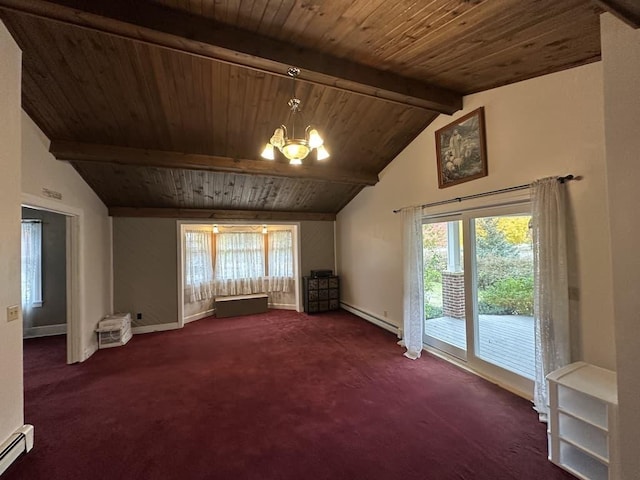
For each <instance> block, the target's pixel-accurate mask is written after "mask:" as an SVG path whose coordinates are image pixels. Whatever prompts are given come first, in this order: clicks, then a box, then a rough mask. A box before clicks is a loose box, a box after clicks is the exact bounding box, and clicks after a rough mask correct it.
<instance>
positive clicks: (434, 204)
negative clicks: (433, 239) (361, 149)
mask: <svg viewBox="0 0 640 480" xmlns="http://www.w3.org/2000/svg"><path fill="white" fill-rule="evenodd" d="M575 179H576V177H574V176H573V175H565V176H564V177H558V181H559V182H560V183H564V182H568V181H569V180H575ZM530 186H531V184H530V183H527V184H524V185H517V186H515V187H507V188H501V189H499V190H491V191H490V192H482V193H474V194H473V195H466V196H464V197H456V198H450V199H449V200H441V201H439V202H432V203H423V204H422V205H420V207H421V208H428V207H437V206H440V205H446V204H448V203H456V202H462V201H463V200H471V199H474V198H482V197H488V196H490V195H497V194H499V193H508V192H517V191H518V190H524V189H526V188H529V187H530ZM405 208H410V207H402V208H398V209H397V210H394V211H393V213H398V212H401V211H402V210H404V209H405Z"/></svg>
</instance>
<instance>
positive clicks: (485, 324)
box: [425, 315, 535, 379]
mask: <svg viewBox="0 0 640 480" xmlns="http://www.w3.org/2000/svg"><path fill="white" fill-rule="evenodd" d="M425 332H426V333H427V334H429V335H430V336H432V337H435V338H437V339H438V340H441V341H443V342H446V343H449V344H451V345H454V346H456V347H458V348H461V349H463V350H466V343H467V342H466V337H465V322H464V320H461V319H458V318H451V317H440V318H432V319H429V320H426V322H425ZM478 337H479V338H478V339H477V340H478V342H477V343H478V346H479V348H478V349H477V351H476V356H478V357H480V358H482V359H483V360H485V361H487V362H491V363H493V364H495V365H498V366H500V367H502V368H505V369H507V370H510V371H512V372H515V373H517V374H518V375H522V376H523V377H527V378H530V379H533V378H534V374H535V360H534V359H535V340H534V324H533V318H532V317H525V316H521V315H480V316H479V322H478Z"/></svg>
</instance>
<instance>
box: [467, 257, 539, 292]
mask: <svg viewBox="0 0 640 480" xmlns="http://www.w3.org/2000/svg"><path fill="white" fill-rule="evenodd" d="M532 274H533V272H532V267H531V259H528V258H504V257H498V256H495V255H489V256H486V257H481V258H478V289H479V290H484V289H486V288H488V287H490V286H492V285H495V284H496V283H497V282H499V281H501V280H504V279H507V278H527V277H530V276H531V275H532ZM531 291H532V292H533V290H531Z"/></svg>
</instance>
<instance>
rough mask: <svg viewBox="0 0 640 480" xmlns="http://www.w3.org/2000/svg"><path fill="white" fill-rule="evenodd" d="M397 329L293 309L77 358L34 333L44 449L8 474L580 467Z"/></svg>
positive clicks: (84, 477)
mask: <svg viewBox="0 0 640 480" xmlns="http://www.w3.org/2000/svg"><path fill="white" fill-rule="evenodd" d="M396 340H397V339H396V338H395V336H394V335H392V334H390V333H388V332H385V331H384V330H381V329H379V328H378V327H375V326H373V325H370V324H368V323H366V322H364V321H363V320H360V319H358V318H357V317H355V316H353V315H351V314H349V313H346V312H337V313H332V314H320V315H316V316H307V315H304V314H299V313H295V312H290V311H282V310H274V311H271V312H269V313H266V314H261V315H255V316H249V317H236V318H225V319H215V318H209V319H204V320H200V321H198V322H195V323H192V324H189V325H187V326H186V327H185V328H184V329H182V330H175V331H170V332H162V333H155V334H147V335H137V336H134V338H133V339H132V340H131V341H130V342H129V344H128V345H126V346H124V347H119V348H111V349H105V350H100V351H98V352H97V353H96V354H95V355H94V356H93V357H91V358H90V359H89V360H88V361H86V362H85V363H83V364H78V365H71V366H67V365H65V364H64V361H65V347H64V338H44V339H36V340H29V341H27V342H26V344H25V390H26V391H25V397H26V398H25V402H26V414H25V416H26V421H27V422H28V423H31V424H33V425H35V434H36V437H35V438H36V442H35V448H34V450H33V451H32V452H31V453H29V454H28V455H23V456H22V457H21V458H20V460H19V461H18V462H17V463H16V464H14V465H13V466H12V467H11V468H10V469H9V470H8V471H7V472H6V474H5V475H4V476H3V479H2V480H17V479H29V480H38V479H56V480H57V479H61V480H62V479H63V480H76V479H77V480H98V479H230V480H231V479H233V480H240V479H292V480H293V479H296V480H298V479H331V480H336V479H338V480H339V479H367V480H377V479H398V480H413V479H415V480H417V479H420V480H425V479H433V480H449V479H451V480H453V479H456V480H501V479H518V480H528V479H536V480H540V479H545V480H553V479H569V478H573V477H571V476H569V475H568V474H566V473H564V472H563V471H562V470H560V469H558V468H557V467H555V466H553V465H552V464H551V463H550V462H548V461H547V459H546V439H545V425H544V424H541V423H539V422H538V421H537V415H536V413H535V412H534V411H533V410H532V408H531V404H530V403H529V402H527V401H525V400H523V399H521V398H519V397H516V396H514V395H512V394H510V393H508V392H506V391H504V390H501V389H500V388H498V387H496V386H494V385H492V384H490V383H488V382H485V381H483V380H481V379H479V378H478V377H475V376H474V375H471V374H469V373H466V372H464V371H461V370H459V369H458V368H456V367H454V366H452V365H449V364H448V363H446V362H444V361H442V360H439V359H436V358H433V357H431V356H429V355H424V356H423V357H422V358H421V359H419V360H417V361H411V360H408V359H406V358H405V357H403V356H402V350H401V348H400V347H399V346H398V345H396Z"/></svg>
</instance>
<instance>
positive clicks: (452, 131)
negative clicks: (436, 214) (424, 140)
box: [436, 107, 488, 188]
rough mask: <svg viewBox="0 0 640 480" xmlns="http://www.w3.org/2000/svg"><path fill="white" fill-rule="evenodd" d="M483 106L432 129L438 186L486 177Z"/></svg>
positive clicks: (448, 185) (443, 186)
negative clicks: (434, 140)
mask: <svg viewBox="0 0 640 480" xmlns="http://www.w3.org/2000/svg"><path fill="white" fill-rule="evenodd" d="M485 138H486V137H485V130H484V107H480V108H478V109H477V110H474V111H473V112H471V113H468V114H467V115H465V116H464V117H461V118H459V119H457V120H456V121H455V122H452V123H450V124H449V125H447V126H446V127H443V128H441V129H439V130H438V131H436V156H437V164H438V188H446V187H450V186H451V185H457V184H458V183H463V182H468V181H469V180H474V179H476V178H480V177H486V176H487V174H488V171H487V148H486V140H485Z"/></svg>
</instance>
